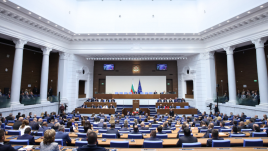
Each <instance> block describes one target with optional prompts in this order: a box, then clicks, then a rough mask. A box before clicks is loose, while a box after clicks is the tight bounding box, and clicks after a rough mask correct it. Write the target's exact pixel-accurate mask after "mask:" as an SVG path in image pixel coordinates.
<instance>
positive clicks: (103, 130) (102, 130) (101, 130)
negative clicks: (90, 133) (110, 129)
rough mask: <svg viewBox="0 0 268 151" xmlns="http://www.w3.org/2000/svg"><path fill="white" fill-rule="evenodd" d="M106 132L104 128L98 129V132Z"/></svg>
mask: <svg viewBox="0 0 268 151" xmlns="http://www.w3.org/2000/svg"><path fill="white" fill-rule="evenodd" d="M106 132H107V130H106V129H100V130H99V133H106Z"/></svg>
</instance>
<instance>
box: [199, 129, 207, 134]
mask: <svg viewBox="0 0 268 151" xmlns="http://www.w3.org/2000/svg"><path fill="white" fill-rule="evenodd" d="M207 130H208V129H200V133H206V132H207Z"/></svg>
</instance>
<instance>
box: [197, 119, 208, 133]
mask: <svg viewBox="0 0 268 151" xmlns="http://www.w3.org/2000/svg"><path fill="white" fill-rule="evenodd" d="M200 126H201V128H200V129H198V131H199V133H200V130H201V129H208V127H206V122H204V121H201V122H200Z"/></svg>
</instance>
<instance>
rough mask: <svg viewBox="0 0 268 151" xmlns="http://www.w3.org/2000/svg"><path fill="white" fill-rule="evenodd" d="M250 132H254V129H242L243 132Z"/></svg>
mask: <svg viewBox="0 0 268 151" xmlns="http://www.w3.org/2000/svg"><path fill="white" fill-rule="evenodd" d="M249 131H252V129H251V128H250V129H241V132H249Z"/></svg>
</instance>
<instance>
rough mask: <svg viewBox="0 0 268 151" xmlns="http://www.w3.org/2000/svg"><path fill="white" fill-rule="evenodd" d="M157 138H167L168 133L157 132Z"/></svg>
mask: <svg viewBox="0 0 268 151" xmlns="http://www.w3.org/2000/svg"><path fill="white" fill-rule="evenodd" d="M156 138H160V139H167V138H168V135H167V134H156Z"/></svg>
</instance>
